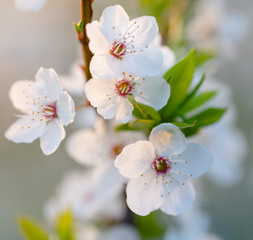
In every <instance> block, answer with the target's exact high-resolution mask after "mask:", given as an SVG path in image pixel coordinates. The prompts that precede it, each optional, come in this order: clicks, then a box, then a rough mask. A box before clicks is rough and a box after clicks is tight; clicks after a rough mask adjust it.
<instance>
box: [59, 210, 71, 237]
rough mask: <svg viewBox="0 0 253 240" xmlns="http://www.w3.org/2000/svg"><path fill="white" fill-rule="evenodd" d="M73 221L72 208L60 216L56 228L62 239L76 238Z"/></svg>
mask: <svg viewBox="0 0 253 240" xmlns="http://www.w3.org/2000/svg"><path fill="white" fill-rule="evenodd" d="M72 222H73V219H72V213H71V210H68V211H66V212H65V213H63V214H62V215H60V216H59V218H58V222H57V228H56V230H57V233H58V235H59V238H60V240H74V239H75V237H74V232H73V226H72Z"/></svg>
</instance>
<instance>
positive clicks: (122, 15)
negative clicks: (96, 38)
mask: <svg viewBox="0 0 253 240" xmlns="http://www.w3.org/2000/svg"><path fill="white" fill-rule="evenodd" d="M100 23H101V24H102V27H101V31H102V32H103V34H104V35H105V36H106V38H107V39H108V41H109V42H110V43H112V41H114V40H116V39H119V38H122V35H123V34H124V33H125V31H126V29H127V27H128V24H129V17H128V15H127V13H126V12H125V10H124V8H123V7H121V6H120V5H114V6H110V7H107V8H105V9H104V11H103V13H102V17H101V18H100ZM119 34H121V35H119Z"/></svg>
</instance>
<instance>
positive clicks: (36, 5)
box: [15, 0, 47, 11]
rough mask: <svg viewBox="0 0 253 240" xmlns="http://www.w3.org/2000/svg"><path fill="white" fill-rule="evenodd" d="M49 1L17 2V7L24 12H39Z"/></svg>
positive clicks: (26, 0) (27, 0) (22, 0)
mask: <svg viewBox="0 0 253 240" xmlns="http://www.w3.org/2000/svg"><path fill="white" fill-rule="evenodd" d="M46 2H47V0H15V6H16V7H17V8H19V9H20V10H23V11H39V10H41V9H42V8H43V7H44V5H45V4H46Z"/></svg>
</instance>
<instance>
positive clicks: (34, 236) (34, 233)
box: [18, 217, 49, 240]
mask: <svg viewBox="0 0 253 240" xmlns="http://www.w3.org/2000/svg"><path fill="white" fill-rule="evenodd" d="M18 222H19V225H20V227H21V228H22V231H23V233H24V235H25V237H26V239H27V240H49V234H48V233H47V232H46V231H45V230H44V229H42V227H40V226H39V225H38V223H36V222H35V221H33V220H31V219H29V218H27V217H20V218H19V220H18Z"/></svg>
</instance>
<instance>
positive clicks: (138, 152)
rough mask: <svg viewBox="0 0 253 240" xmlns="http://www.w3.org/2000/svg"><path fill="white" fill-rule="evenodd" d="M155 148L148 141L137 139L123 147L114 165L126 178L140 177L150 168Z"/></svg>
mask: <svg viewBox="0 0 253 240" xmlns="http://www.w3.org/2000/svg"><path fill="white" fill-rule="evenodd" d="M154 159H155V149H154V147H153V145H152V144H151V143H150V142H148V141H138V142H136V143H133V144H129V145H127V146H126V147H124V148H123V150H122V152H121V153H120V154H119V155H118V156H117V158H116V160H115V162H114V165H115V167H116V168H118V169H119V172H120V174H121V175H123V176H124V177H127V178H136V177H140V176H141V174H143V173H144V172H145V171H147V170H148V169H150V170H151V169H152V168H151V166H152V162H153V161H154Z"/></svg>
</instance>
